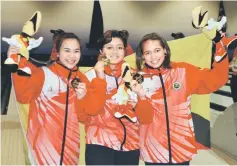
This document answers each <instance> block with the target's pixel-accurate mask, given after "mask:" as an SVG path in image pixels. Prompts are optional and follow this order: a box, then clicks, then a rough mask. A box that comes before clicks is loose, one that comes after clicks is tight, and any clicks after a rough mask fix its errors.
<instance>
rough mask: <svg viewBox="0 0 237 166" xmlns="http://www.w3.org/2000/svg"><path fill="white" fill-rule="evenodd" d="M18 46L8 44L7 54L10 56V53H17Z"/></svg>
mask: <svg viewBox="0 0 237 166" xmlns="http://www.w3.org/2000/svg"><path fill="white" fill-rule="evenodd" d="M19 50H20V49H19V48H18V47H16V46H9V48H8V52H7V55H8V57H10V56H11V55H12V54H18V53H19Z"/></svg>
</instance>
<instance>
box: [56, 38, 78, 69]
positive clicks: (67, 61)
mask: <svg viewBox="0 0 237 166" xmlns="http://www.w3.org/2000/svg"><path fill="white" fill-rule="evenodd" d="M57 57H58V58H59V62H60V63H61V64H63V65H64V66H66V67H67V68H68V69H72V68H73V67H75V66H76V65H77V63H78V62H79V60H80V57H81V50H80V43H79V42H78V41H77V40H76V39H65V40H64V41H63V43H62V45H61V47H60V50H59V53H58V54H57Z"/></svg>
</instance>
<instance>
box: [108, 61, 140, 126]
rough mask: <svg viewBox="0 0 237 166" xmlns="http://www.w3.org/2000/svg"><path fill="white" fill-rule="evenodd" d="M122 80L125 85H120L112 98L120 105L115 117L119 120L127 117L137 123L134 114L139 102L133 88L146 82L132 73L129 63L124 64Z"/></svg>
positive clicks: (138, 75)
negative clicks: (135, 105) (136, 104)
mask: <svg viewBox="0 0 237 166" xmlns="http://www.w3.org/2000/svg"><path fill="white" fill-rule="evenodd" d="M122 80H123V83H122V84H120V85H119V87H118V91H117V93H116V94H115V95H114V96H112V99H115V102H116V103H118V105H119V106H118V107H116V110H115V113H114V116H115V117H116V118H118V119H120V118H123V117H126V118H128V119H129V120H130V121H132V122H133V123H135V122H136V121H137V117H136V116H135V112H134V105H133V104H135V103H136V102H137V95H136V93H134V92H133V91H132V88H131V86H133V85H134V84H137V83H138V84H141V83H142V82H143V81H144V78H143V76H142V75H140V74H138V73H132V72H131V69H130V66H129V64H128V63H126V62H124V63H123V64H122Z"/></svg>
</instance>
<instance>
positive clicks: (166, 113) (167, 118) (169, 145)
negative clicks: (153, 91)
mask: <svg viewBox="0 0 237 166" xmlns="http://www.w3.org/2000/svg"><path fill="white" fill-rule="evenodd" d="M159 77H160V81H161V85H162V91H163V97H164V103H165V117H166V126H167V139H168V148H169V163H172V154H171V142H170V125H169V115H168V106H167V100H166V93H165V85H164V81H163V78H162V75H161V74H160V73H159Z"/></svg>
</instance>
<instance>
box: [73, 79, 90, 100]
mask: <svg viewBox="0 0 237 166" xmlns="http://www.w3.org/2000/svg"><path fill="white" fill-rule="evenodd" d="M71 85H72V87H73V88H74V89H75V91H76V94H77V99H82V98H83V97H84V96H85V95H86V92H87V91H86V84H85V83H82V82H81V80H80V79H79V78H77V77H76V78H74V79H73V80H72V81H71Z"/></svg>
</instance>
